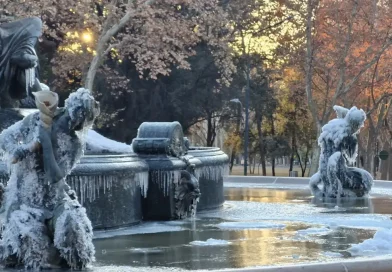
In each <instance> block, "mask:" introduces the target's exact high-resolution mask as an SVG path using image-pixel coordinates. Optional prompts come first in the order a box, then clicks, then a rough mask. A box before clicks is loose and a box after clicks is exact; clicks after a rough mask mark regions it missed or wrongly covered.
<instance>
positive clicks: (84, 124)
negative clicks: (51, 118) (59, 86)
mask: <svg viewBox="0 0 392 272" xmlns="http://www.w3.org/2000/svg"><path fill="white" fill-rule="evenodd" d="M65 108H66V110H67V112H68V115H69V117H70V127H71V129H73V130H82V129H83V128H89V127H91V126H92V125H93V122H94V119H95V118H96V117H97V116H98V115H99V113H100V109H99V103H98V102H97V101H95V99H94V97H93V96H92V95H91V93H90V91H89V90H87V89H84V88H80V89H78V90H77V91H76V92H74V93H71V94H70V96H69V97H68V99H67V100H65Z"/></svg>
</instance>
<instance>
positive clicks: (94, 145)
mask: <svg viewBox="0 0 392 272" xmlns="http://www.w3.org/2000/svg"><path fill="white" fill-rule="evenodd" d="M86 142H87V143H86V151H87V152H89V153H118V154H124V153H125V154H128V153H132V152H133V151H132V147H131V146H130V145H127V144H124V143H120V142H116V141H113V140H111V139H108V138H106V137H104V136H102V135H101V134H99V133H98V132H96V131H94V130H91V129H90V130H89V131H88V133H87V139H86Z"/></svg>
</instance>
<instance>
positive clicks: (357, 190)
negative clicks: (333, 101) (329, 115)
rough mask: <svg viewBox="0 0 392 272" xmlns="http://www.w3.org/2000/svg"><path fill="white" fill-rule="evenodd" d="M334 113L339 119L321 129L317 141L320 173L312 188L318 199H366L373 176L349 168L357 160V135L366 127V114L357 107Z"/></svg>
mask: <svg viewBox="0 0 392 272" xmlns="http://www.w3.org/2000/svg"><path fill="white" fill-rule="evenodd" d="M334 110H335V111H336V113H337V117H338V118H336V119H333V120H331V121H329V122H328V124H326V125H325V126H324V127H323V128H322V131H321V134H320V137H319V139H318V143H319V146H320V148H321V155H320V163H319V170H318V172H317V173H316V174H314V175H313V176H312V177H311V179H310V188H311V190H312V193H313V195H314V196H316V197H331V198H341V197H363V196H366V195H367V194H368V193H369V192H370V189H371V187H372V185H373V178H372V176H371V175H370V173H369V172H367V171H365V170H363V169H360V168H356V167H348V166H347V164H353V163H355V160H356V158H357V155H358V140H357V134H358V133H359V130H360V128H361V127H363V125H364V122H365V120H366V114H365V112H364V111H363V110H359V109H357V108H356V107H352V108H351V109H346V108H343V107H340V106H334ZM320 184H321V185H323V186H322V189H320V187H319V185H320Z"/></svg>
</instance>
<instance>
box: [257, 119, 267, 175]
mask: <svg viewBox="0 0 392 272" xmlns="http://www.w3.org/2000/svg"><path fill="white" fill-rule="evenodd" d="M262 120H263V119H262V116H261V114H260V113H257V112H256V124H257V134H258V136H259V152H260V163H261V169H262V172H263V176H266V175H267V168H266V163H265V147H264V139H263V131H262V129H261V124H262Z"/></svg>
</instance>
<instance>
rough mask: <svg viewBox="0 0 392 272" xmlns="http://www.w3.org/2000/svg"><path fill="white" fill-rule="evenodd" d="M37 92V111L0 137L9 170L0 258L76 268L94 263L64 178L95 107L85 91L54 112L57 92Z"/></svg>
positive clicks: (82, 217) (83, 220) (86, 228)
mask: <svg viewBox="0 0 392 272" xmlns="http://www.w3.org/2000/svg"><path fill="white" fill-rule="evenodd" d="M41 88H42V89H44V90H43V91H40V92H37V93H34V96H35V99H36V104H37V107H38V109H39V112H35V113H32V114H30V115H28V116H27V117H25V118H24V119H23V120H21V121H19V122H17V123H16V124H14V125H12V126H11V127H9V128H8V129H6V130H4V131H3V132H2V133H1V134H0V149H1V150H2V151H3V152H4V155H5V156H4V157H5V158H6V161H7V163H8V167H9V171H10V179H9V181H8V184H7V186H6V188H5V194H4V201H3V205H2V214H1V215H2V225H3V227H2V233H1V240H0V260H1V261H2V262H3V263H5V265H6V266H17V267H19V266H22V267H24V268H29V269H40V268H46V267H53V266H57V267H58V266H60V267H71V268H74V269H81V268H84V267H86V265H88V264H89V263H91V262H92V261H93V260H94V254H95V251H94V246H93V244H92V236H93V233H92V226H91V222H90V220H89V219H88V217H87V215H86V211H85V209H84V208H83V207H82V206H81V205H80V204H79V202H78V199H77V198H76V195H75V192H74V191H72V190H71V189H70V187H69V186H68V185H67V183H66V181H65V178H66V176H67V175H68V174H69V173H70V171H71V170H72V168H73V167H74V166H75V164H76V163H77V162H78V160H79V159H80V158H81V156H82V153H83V146H84V141H85V134H86V132H87V130H88V128H90V127H91V125H92V123H93V121H94V119H95V117H96V116H97V115H98V114H99V105H98V103H97V102H96V101H95V100H94V98H93V97H92V96H91V94H90V92H89V91H88V90H86V89H79V90H77V91H76V92H74V93H72V94H71V95H70V96H69V98H68V99H67V100H66V102H65V107H64V108H57V102H58V97H57V94H55V93H53V92H51V91H49V89H48V88H47V87H46V86H45V85H43V84H41Z"/></svg>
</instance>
